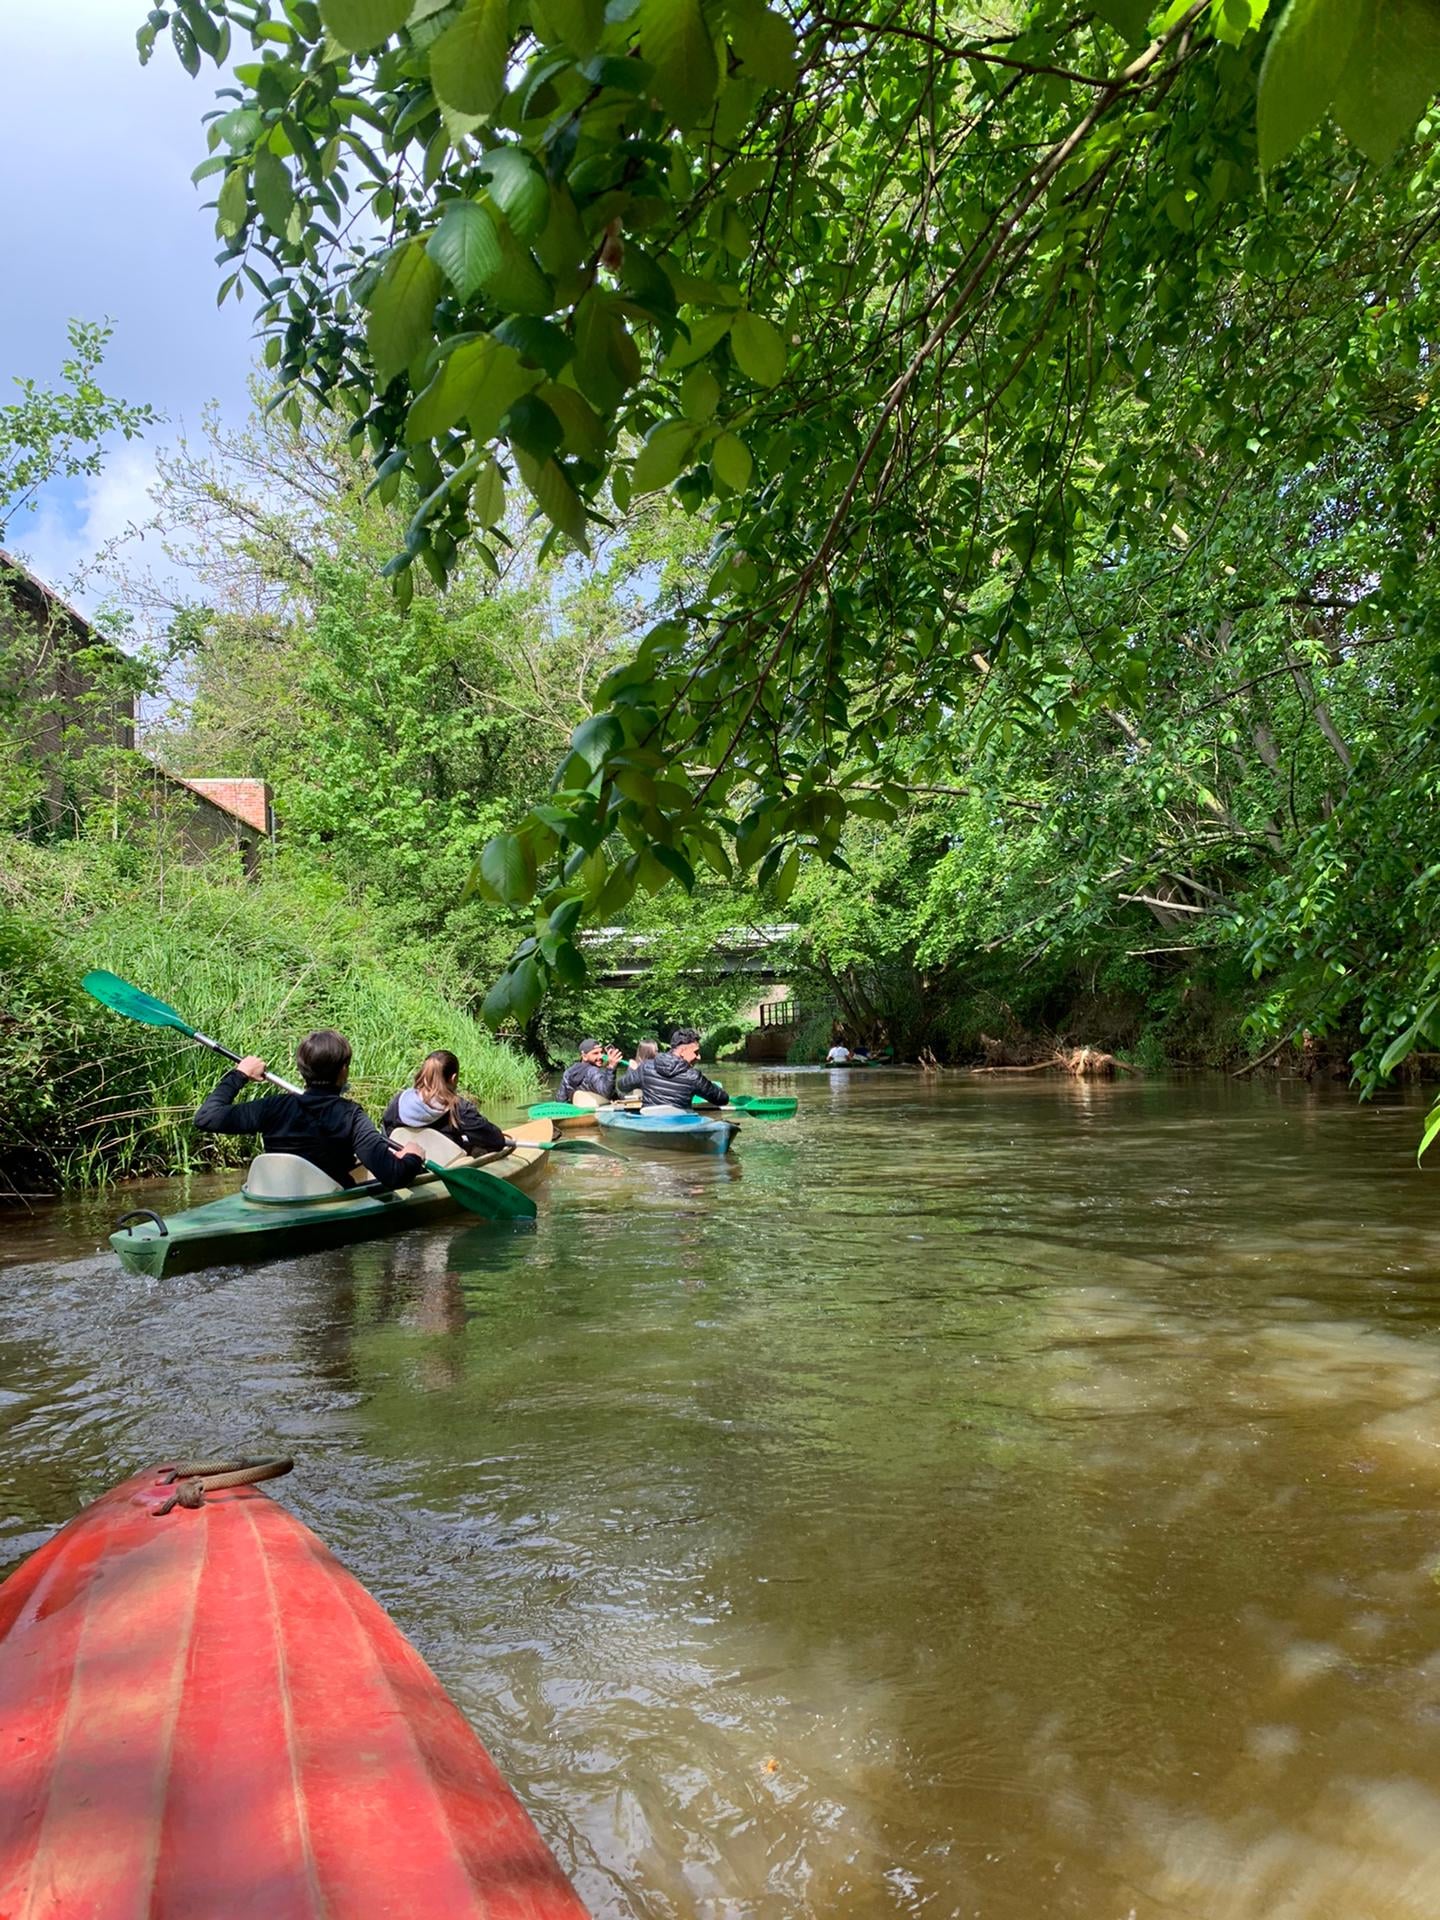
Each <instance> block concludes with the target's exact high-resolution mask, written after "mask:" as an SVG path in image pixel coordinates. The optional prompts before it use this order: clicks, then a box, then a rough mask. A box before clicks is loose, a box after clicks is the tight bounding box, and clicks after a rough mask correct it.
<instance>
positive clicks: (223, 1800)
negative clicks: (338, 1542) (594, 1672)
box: [0, 1469, 585, 1920]
mask: <svg viewBox="0 0 1440 1920" xmlns="http://www.w3.org/2000/svg"><path fill="white" fill-rule="evenodd" d="M170 1491H171V1490H170V1488H169V1487H168V1486H167V1485H166V1484H165V1483H164V1482H163V1480H162V1478H161V1474H160V1470H159V1469H152V1470H151V1471H150V1472H149V1473H146V1474H140V1475H137V1476H136V1477H135V1478H134V1479H133V1480H129V1481H127V1482H125V1483H124V1484H123V1485H122V1486H120V1487H117V1488H116V1489H115V1490H114V1491H113V1492H111V1493H109V1494H106V1495H105V1496H104V1498H103V1499H101V1500H98V1501H96V1502H95V1504H94V1505H93V1506H91V1507H87V1508H86V1509H85V1511H84V1512H83V1513H81V1514H80V1515H79V1516H78V1517H77V1518H76V1519H74V1520H72V1521H71V1522H70V1524H69V1525H68V1526H66V1527H64V1528H62V1529H61V1531H60V1532H59V1533H58V1534H57V1535H56V1536H55V1538H54V1539H53V1540H51V1541H50V1542H48V1544H47V1545H45V1546H44V1547H42V1548H41V1549H40V1550H39V1551H38V1552H37V1553H35V1554H32V1555H31V1557H30V1559H29V1560H27V1561H26V1562H25V1563H24V1564H23V1565H22V1566H21V1567H20V1568H19V1569H18V1571H17V1572H15V1573H14V1574H12V1575H11V1577H10V1579H9V1580H7V1581H6V1582H5V1584H4V1585H3V1586H0V1741H3V1750H4V1752H5V1754H6V1756H7V1758H6V1791H5V1793H4V1795H3V1796H0V1913H6V1914H11V1913H13V1914H16V1915H19V1914H22V1913H23V1914H24V1915H25V1916H26V1920H80V1916H83V1917H84V1920H199V1917H200V1916H202V1915H208V1914H215V1915H219V1914H224V1915H225V1916H226V1920H261V1916H264V1920H322V1916H324V1920H380V1917H381V1916H387V1917H390V1920H394V1917H398V1916H401V1915H420V1914H424V1915H425V1916H426V1920H479V1917H480V1916H481V1915H487V1916H492V1917H493V1916H499V1915H504V1916H508V1917H511V1920H521V1917H522V1916H523V1917H524V1920H584V1913H585V1909H584V1908H583V1907H582V1906H581V1904H580V1901H579V1898H578V1896H577V1895H576V1893H575V1891H574V1889H573V1888H572V1887H571V1886H570V1884H569V1882H568V1881H567V1880H566V1878H565V1875H564V1874H563V1872H562V1871H561V1869H560V1866H559V1864H558V1862H557V1861H556V1860H555V1858H554V1856H553V1855H552V1854H551V1853H550V1851H549V1849H548V1848H547V1847H546V1845H545V1843H544V1841H543V1840H542V1839H541V1837H540V1835H539V1833H538V1832H537V1831H536V1830H535V1828H534V1826H533V1825H532V1824H531V1821H530V1819H529V1816H528V1815H527V1814H526V1813H525V1811H524V1809H523V1808H522V1807H521V1805H520V1803H519V1801H518V1800H516V1798H515V1796H514V1795H513V1793H512V1792H511V1791H510V1789H509V1787H508V1786H507V1785H506V1783H505V1781H504V1780H503V1779H502V1778H501V1775H500V1773H499V1771H498V1770H497V1768H496V1766H495V1764H494V1762H493V1760H491V1758H490V1756H489V1754H487V1753H486V1751H485V1749H484V1747H483V1746H482V1745H481V1744H480V1741H479V1740H478V1739H477V1738H476V1736H475V1734H474V1732H473V1731H472V1730H471V1728H470V1727H469V1725H468V1724H467V1723H466V1721H465V1720H464V1718H463V1716H462V1715H461V1714H460V1712H459V1710H458V1708H456V1706H455V1705H454V1703H453V1702H452V1701H451V1700H450V1699H449V1698H448V1696H447V1695H446V1694H445V1692H444V1690H443V1689H442V1688H441V1686H440V1683H439V1681H438V1680H436V1678H435V1676H434V1675H433V1674H432V1673H431V1672H430V1670H429V1668H428V1667H427V1666H426V1665H425V1663H424V1661H423V1660H421V1658H420V1656H419V1654H418V1653H416V1651H415V1649H414V1648H413V1647H412V1646H411V1645H410V1643H409V1642H408V1641H407V1640H406V1639H405V1637H404V1636H403V1634H401V1632H400V1630H399V1629H398V1627H396V1625H395V1623H394V1622H393V1621H392V1620H391V1619H390V1618H389V1616H388V1615H387V1614H386V1613H385V1612H384V1611H383V1610H382V1609H381V1608H380V1607H379V1606H378V1605H377V1603H376V1602H375V1601H374V1600H373V1599H372V1598H371V1597H370V1595H369V1594H368V1593H367V1592H366V1591H365V1589H364V1588H363V1587H362V1586H361V1585H360V1584H359V1582H358V1581H357V1580H355V1578H354V1577H353V1575H351V1574H350V1573H348V1572H347V1571H346V1570H345V1569H344V1568H343V1567H342V1566H341V1565H340V1563H339V1562H338V1561H337V1560H336V1559H335V1558H334V1557H333V1555H332V1554H331V1553H330V1552H329V1550H328V1549H327V1548H326V1547H325V1545H324V1544H323V1542H321V1541H320V1540H319V1539H317V1538H316V1536H315V1535H314V1534H313V1533H311V1532H310V1531H309V1529H308V1528H306V1527H305V1526H303V1525H302V1524H301V1522H300V1521H298V1520H297V1519H295V1517H294V1516H293V1515H292V1514H290V1513H289V1512H287V1511H286V1509H285V1508H283V1507H281V1506H279V1505H277V1504H276V1503H275V1502H274V1501H273V1500H270V1499H269V1498H267V1497H266V1495H265V1494H264V1493H262V1492H261V1491H260V1490H259V1489H258V1488H256V1487H239V1488H234V1489H231V1490H229V1491H227V1492H219V1493H211V1494H208V1495H207V1496H206V1498H205V1501H204V1504H203V1505H201V1506H199V1507H196V1508H192V1509H187V1508H185V1507H178V1506H177V1507H175V1508H174V1509H173V1510H172V1511H171V1512H170V1513H168V1514H164V1515H163V1516H161V1515H158V1514H157V1512H156V1508H157V1507H158V1506H159V1505H160V1504H161V1502H162V1500H163V1499H164V1498H165V1497H166V1496H167V1494H168V1493H169V1492H170Z"/></svg>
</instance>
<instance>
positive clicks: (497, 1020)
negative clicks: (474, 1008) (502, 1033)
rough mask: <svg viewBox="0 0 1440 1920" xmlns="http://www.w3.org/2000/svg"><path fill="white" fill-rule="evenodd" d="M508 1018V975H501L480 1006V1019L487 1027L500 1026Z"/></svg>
mask: <svg viewBox="0 0 1440 1920" xmlns="http://www.w3.org/2000/svg"><path fill="white" fill-rule="evenodd" d="M509 1017H510V975H509V974H508V973H502V974H501V976H500V978H499V979H498V980H497V981H496V982H495V984H494V986H493V987H491V989H490V991H489V992H488V993H487V994H486V996H485V998H484V1000H483V1001H482V1003H481V1006H480V1018H481V1019H482V1020H483V1021H484V1022H485V1024H486V1026H487V1027H492V1028H493V1027H498V1026H501V1025H502V1024H503V1023H504V1022H505V1021H506V1020H508V1019H509Z"/></svg>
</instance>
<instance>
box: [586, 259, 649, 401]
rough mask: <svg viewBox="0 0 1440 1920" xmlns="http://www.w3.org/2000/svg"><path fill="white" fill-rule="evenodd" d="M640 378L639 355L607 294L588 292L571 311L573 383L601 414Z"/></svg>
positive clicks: (594, 291)
mask: <svg viewBox="0 0 1440 1920" xmlns="http://www.w3.org/2000/svg"><path fill="white" fill-rule="evenodd" d="M639 378H640V355H639V351H638V349H637V348H636V345H635V342H634V341H633V340H632V339H631V338H630V335H629V333H628V332H627V331H626V327H625V323H624V321H623V320H622V319H621V317H620V315H619V314H618V313H617V312H616V310H615V308H614V306H613V305H612V304H611V300H610V296H609V295H608V294H604V293H600V292H599V291H597V290H595V289H593V288H592V290H591V291H590V292H589V293H587V294H586V295H585V298H584V299H583V300H582V301H581V302H580V304H579V306H578V307H577V308H576V310H575V380H576V383H577V385H578V386H579V388H580V391H581V392H582V393H583V394H584V395H585V398H586V399H587V400H588V401H590V403H591V405H592V406H595V407H598V408H599V410H600V412H601V413H602V414H604V413H613V412H614V410H615V408H616V407H618V406H619V404H620V402H621V401H622V400H623V399H624V397H625V392H626V389H627V388H629V387H633V386H634V385H635V383H636V381H637V380H638V379H639Z"/></svg>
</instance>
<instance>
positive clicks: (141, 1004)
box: [80, 970, 195, 1035]
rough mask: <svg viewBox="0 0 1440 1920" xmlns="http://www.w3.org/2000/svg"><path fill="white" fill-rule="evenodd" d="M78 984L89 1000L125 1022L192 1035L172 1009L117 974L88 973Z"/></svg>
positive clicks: (185, 1023)
mask: <svg viewBox="0 0 1440 1920" xmlns="http://www.w3.org/2000/svg"><path fill="white" fill-rule="evenodd" d="M80 984H81V986H82V987H84V989H85V991H86V993H88V994H89V995H90V998H91V999H92V1000H98V1001H99V1002H100V1004H101V1006H102V1007H109V1008H110V1009H111V1011H112V1012H113V1013H123V1014H124V1016H125V1018H126V1019H127V1020H138V1021H139V1022H140V1024H141V1025H142V1026H145V1027H175V1028H177V1029H178V1030H179V1031H180V1032H181V1033H188V1034H191V1035H193V1034H194V1032H195V1029H194V1027H192V1026H191V1025H190V1022H189V1021H188V1020H182V1019H181V1018H180V1016H179V1014H178V1013H177V1012H176V1011H175V1009H174V1007H167V1006H166V1004H165V1002H164V1001H163V1000H157V999H156V998H155V996H154V994H153V993H142V992H141V991H140V989H139V987H132V986H131V984H130V982H129V981H128V980H122V979H121V978H120V976H119V975H118V974H115V973H106V972H104V971H103V970H101V971H99V972H96V973H87V974H86V976H85V978H84V979H83V980H82V981H81V982H80Z"/></svg>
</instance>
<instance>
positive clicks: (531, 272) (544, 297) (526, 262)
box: [484, 216, 555, 314]
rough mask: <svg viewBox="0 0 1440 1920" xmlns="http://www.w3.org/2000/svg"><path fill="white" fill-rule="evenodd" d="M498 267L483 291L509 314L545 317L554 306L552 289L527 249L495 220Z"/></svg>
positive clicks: (502, 222)
mask: <svg viewBox="0 0 1440 1920" xmlns="http://www.w3.org/2000/svg"><path fill="white" fill-rule="evenodd" d="M496 227H497V231H498V233H499V236H500V265H499V266H498V267H497V268H496V270H495V271H494V273H491V274H488V275H487V276H486V279H485V283H484V284H485V291H486V293H488V294H489V296H490V298H491V299H492V300H493V301H494V302H495V303H496V305H497V306H501V307H504V308H506V309H507V311H508V312H510V313H529V314H545V313H548V312H549V311H550V309H551V307H552V306H553V305H554V304H555V289H554V287H553V286H552V285H551V283H550V281H549V280H548V279H547V278H546V276H545V274H543V273H542V272H541V270H540V268H539V266H538V265H537V264H536V260H535V256H534V254H532V253H531V251H530V249H529V248H528V247H526V246H523V245H522V244H521V242H520V241H519V240H517V239H516V237H515V235H514V234H513V233H512V232H511V231H510V227H509V224H508V222H506V221H505V220H503V219H500V218H499V217H498V216H497V219H496Z"/></svg>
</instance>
